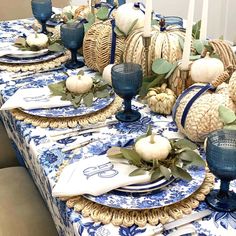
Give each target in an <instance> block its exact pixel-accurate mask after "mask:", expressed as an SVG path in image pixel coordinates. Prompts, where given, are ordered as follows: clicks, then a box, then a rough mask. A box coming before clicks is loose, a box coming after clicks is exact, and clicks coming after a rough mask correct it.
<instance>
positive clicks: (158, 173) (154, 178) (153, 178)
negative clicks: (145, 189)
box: [151, 167, 163, 181]
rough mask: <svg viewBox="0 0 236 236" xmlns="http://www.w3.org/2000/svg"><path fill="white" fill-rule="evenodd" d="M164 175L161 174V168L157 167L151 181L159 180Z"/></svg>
mask: <svg viewBox="0 0 236 236" xmlns="http://www.w3.org/2000/svg"><path fill="white" fill-rule="evenodd" d="M161 176H163V174H162V173H161V170H160V167H157V168H156V169H155V170H154V171H153V172H152V175H151V181H154V180H157V179H159V178H160V177H161Z"/></svg>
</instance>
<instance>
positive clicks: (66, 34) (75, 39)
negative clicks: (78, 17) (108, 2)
mask: <svg viewBox="0 0 236 236" xmlns="http://www.w3.org/2000/svg"><path fill="white" fill-rule="evenodd" d="M83 38H84V25H83V23H80V22H77V21H75V22H71V23H67V24H63V25H61V40H62V43H63V45H64V46H65V47H66V48H68V49H69V50H70V51H71V60H70V61H69V62H67V63H66V64H65V66H66V67H67V68H69V69H75V68H80V67H83V66H84V63H83V62H82V61H78V60H77V50H78V49H79V48H80V47H82V44H83Z"/></svg>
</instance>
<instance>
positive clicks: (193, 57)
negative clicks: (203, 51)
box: [189, 55, 201, 61]
mask: <svg viewBox="0 0 236 236" xmlns="http://www.w3.org/2000/svg"><path fill="white" fill-rule="evenodd" d="M200 58H201V55H190V57H189V59H190V61H196V60H198V59H200Z"/></svg>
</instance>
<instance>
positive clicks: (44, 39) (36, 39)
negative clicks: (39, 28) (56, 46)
mask: <svg viewBox="0 0 236 236" xmlns="http://www.w3.org/2000/svg"><path fill="white" fill-rule="evenodd" d="M26 43H27V44H28V45H29V46H30V47H32V46H37V47H39V48H45V47H46V46H47V43H48V36H47V35H46V34H37V33H35V34H30V35H28V36H27V37H26Z"/></svg>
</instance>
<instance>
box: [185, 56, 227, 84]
mask: <svg viewBox="0 0 236 236" xmlns="http://www.w3.org/2000/svg"><path fill="white" fill-rule="evenodd" d="M223 72H224V64H223V62H222V61H221V60H219V59H217V58H211V57H210V55H209V53H207V54H206V56H205V57H204V58H201V59H199V60H196V61H194V62H193V64H192V66H191V70H190V74H191V78H192V80H193V81H194V82H201V83H211V82H212V81H213V80H214V79H215V78H217V77H218V76H219V75H221V74H222V73H223Z"/></svg>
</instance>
